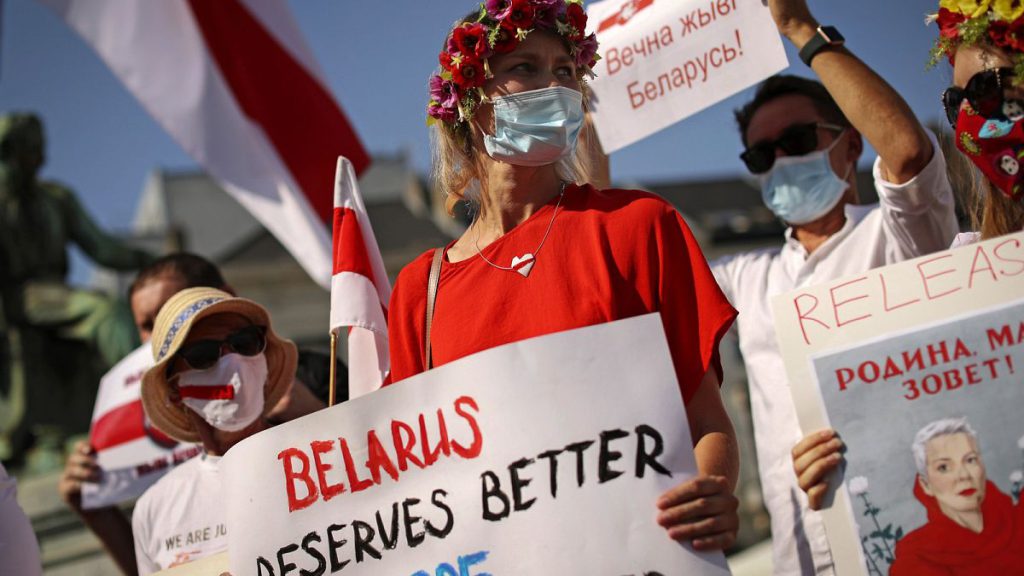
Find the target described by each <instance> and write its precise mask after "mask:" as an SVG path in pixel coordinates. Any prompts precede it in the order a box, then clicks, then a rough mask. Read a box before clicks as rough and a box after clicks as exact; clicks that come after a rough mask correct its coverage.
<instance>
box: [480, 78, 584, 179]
mask: <svg viewBox="0 0 1024 576" xmlns="http://www.w3.org/2000/svg"><path fill="white" fill-rule="evenodd" d="M493 102H494V136H490V135H488V134H484V146H485V147H486V148H487V154H489V155H490V156H491V158H494V159H495V160H500V161H502V162H508V163H509V164H516V165H518V166H546V165H548V164H554V163H555V162H558V161H559V160H561V159H562V158H565V157H566V156H569V155H570V154H572V153H573V152H574V151H575V150H576V138H577V137H578V136H579V134H580V128H581V127H582V126H583V94H581V93H579V92H577V91H576V90H572V89H570V88H565V87H562V86H555V87H553V88H541V89H540V90H530V91H528V92H519V93H518V94H509V95H507V96H499V97H497V98H495V99H494V100H493Z"/></svg>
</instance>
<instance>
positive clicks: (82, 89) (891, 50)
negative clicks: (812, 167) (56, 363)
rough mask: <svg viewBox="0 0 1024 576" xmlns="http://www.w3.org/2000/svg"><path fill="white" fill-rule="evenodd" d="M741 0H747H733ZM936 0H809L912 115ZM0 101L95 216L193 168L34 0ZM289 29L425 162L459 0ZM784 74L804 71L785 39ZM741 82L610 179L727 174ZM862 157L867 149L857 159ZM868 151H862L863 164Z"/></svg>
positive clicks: (314, 18)
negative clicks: (429, 112) (43, 143)
mask: <svg viewBox="0 0 1024 576" xmlns="http://www.w3.org/2000/svg"><path fill="white" fill-rule="evenodd" d="M740 1H741V2H751V1H757V0H740ZM937 4H938V2H937V1H936V0H930V1H929V0H856V1H837V0H827V1H826V0H819V1H816V2H815V1H812V2H811V9H812V10H813V11H814V12H815V15H816V16H817V17H818V19H819V20H820V21H821V22H823V23H826V24H832V25H835V26H836V27H838V28H839V29H840V30H841V31H842V32H843V34H844V35H845V36H846V38H847V46H848V47H849V48H850V49H851V50H853V51H854V52H855V53H856V54H858V55H859V56H860V57H861V58H862V59H864V60H865V61H866V62H868V64H869V65H871V66H872V67H874V68H875V70H876V71H878V72H879V73H880V74H881V75H882V76H883V77H884V78H886V79H887V80H888V81H889V82H890V83H891V84H892V85H893V86H894V87H895V88H896V89H897V90H898V91H899V92H900V93H901V94H903V95H904V97H905V98H906V99H907V101H908V102H909V103H910V106H911V108H913V109H914V110H915V111H916V112H917V114H918V116H919V117H920V118H922V120H925V121H936V120H938V119H939V118H940V115H941V111H940V105H939V93H940V92H941V90H942V89H943V88H944V87H945V86H946V85H947V84H948V83H949V80H950V73H949V71H948V67H947V66H945V65H942V66H940V67H939V68H937V69H935V70H930V71H928V70H926V69H925V65H926V63H927V60H928V49H929V47H930V46H931V43H932V41H933V39H934V38H935V35H936V33H937V32H936V29H935V28H934V26H933V27H926V26H925V25H924V15H925V14H926V13H927V12H929V11H933V10H935V8H936V6H937ZM2 5H3V8H4V12H5V13H4V14H3V20H2V22H3V24H2V25H3V30H2V36H0V111H4V112H5V111H10V110H29V109H30V110H35V111H37V112H38V113H40V114H41V115H42V116H43V119H44V121H45V122H46V127H47V136H48V139H49V148H48V164H47V166H46V167H44V169H43V176H44V177H46V178H50V179H55V180H59V181H62V182H64V183H66V184H69V185H70V186H71V187H72V188H74V189H75V190H76V191H77V193H78V195H79V198H80V199H81V200H82V202H83V203H84V204H85V206H86V208H87V209H88V210H89V211H90V212H91V213H92V214H93V215H94V216H95V218H96V219H97V220H98V221H99V222H100V223H101V224H103V225H104V226H106V227H108V228H110V229H114V230H125V229H127V228H128V226H129V224H130V221H131V218H132V216H133V214H134V212H135V209H136V205H137V203H138V196H139V193H140V192H141V190H142V186H143V183H144V181H145V178H146V175H147V174H148V173H149V172H150V171H151V170H152V169H154V168H157V167H162V168H165V169H183V168H193V167H195V163H194V162H192V160H191V159H190V158H189V157H188V156H186V155H185V153H184V152H182V151H181V149H180V148H179V147H178V146H177V144H175V143H174V142H173V141H172V140H171V139H170V137H168V136H167V135H166V134H165V133H164V132H163V131H162V130H161V128H160V127H159V126H158V125H157V124H156V122H154V121H153V120H152V118H151V117H150V116H149V115H148V114H147V113H146V112H145V111H144V110H143V109H142V108H141V107H140V106H139V104H138V103H137V102H136V101H135V100H134V99H133V98H132V97H131V96H130V95H129V94H128V93H127V92H126V91H125V90H124V88H122V86H121V84H120V83H119V82H118V81H117V80H116V78H114V76H113V75H112V74H111V73H110V72H109V71H108V70H107V69H106V67H105V66H104V65H103V64H102V63H101V62H100V60H99V59H98V58H97V57H96V55H95V54H94V53H93V52H92V51H91V49H89V48H88V47H87V46H86V45H85V44H84V43H83V42H82V41H81V40H80V39H79V38H78V37H77V36H76V35H75V34H74V33H73V32H72V31H71V30H70V29H69V28H67V27H66V26H65V25H64V24H63V23H62V22H61V21H60V20H58V18H57V17H56V16H55V15H54V14H53V13H52V12H50V11H49V10H48V9H47V8H45V7H43V6H42V5H40V4H38V3H36V2H35V1H34V0H4V1H3V3H2ZM290 5H291V7H292V10H293V13H294V15H295V18H296V20H297V21H298V23H299V27H300V28H301V29H302V30H303V32H304V33H305V35H306V40H307V42H308V43H309V44H310V46H311V47H312V49H313V52H314V54H315V55H316V57H317V59H318V60H319V62H320V65H321V67H322V68H323V70H324V72H325V74H326V76H327V80H328V82H329V84H330V89H331V90H332V91H333V93H334V95H335V98H336V99H337V100H338V101H339V102H340V103H341V105H342V107H343V108H344V109H345V111H346V112H347V113H348V115H349V117H350V119H351V120H352V121H353V123H354V124H355V126H356V130H357V131H358V133H359V134H360V136H361V137H362V139H363V142H364V144H365V145H366V146H367V148H368V149H369V150H370V151H371V153H373V152H376V153H393V152H397V151H401V150H405V151H407V152H408V153H409V154H410V155H411V158H412V160H413V162H414V164H415V166H416V167H417V168H418V169H419V170H420V171H422V172H425V171H426V170H427V166H428V163H429V157H430V156H429V149H428V135H427V130H426V127H425V124H424V105H425V95H426V81H427V78H428V76H429V74H430V72H431V71H432V70H433V69H434V67H435V65H436V62H437V59H436V55H437V51H438V49H439V47H440V43H441V39H442V38H443V35H444V33H445V32H446V31H447V28H448V26H449V25H450V24H451V22H452V21H454V20H455V19H456V18H458V17H459V16H461V15H463V14H464V13H465V12H467V11H468V10H469V9H470V8H471V7H472V6H473V3H472V2H466V1H461V0H460V1H454V0H394V1H377V0H375V1H370V0H291V1H290ZM788 51H789V55H790V61H791V62H795V64H793V65H791V66H790V70H789V71H790V72H792V73H796V74H809V70H808V69H807V68H806V67H805V66H804V65H803V64H802V63H800V61H799V60H798V59H797V58H796V54H795V52H794V51H793V50H792V48H791V47H788ZM749 96H750V93H749V91H748V92H744V93H741V94H739V95H737V96H735V97H733V98H729V99H727V100H725V101H723V102H721V103H719V104H717V105H715V106H714V107H712V108H710V109H708V110H706V111H704V112H702V113H700V114H698V115H696V116H694V117H691V118H689V119H687V120H684V121H682V122H680V123H678V124H676V125H674V126H672V127H671V128H669V129H666V130H664V131H662V132H660V133H658V134H656V135H654V136H652V137H650V138H647V139H646V140H644V141H642V142H639V143H637V144H634V145H633V146H630V147H629V148H626V149H624V150H622V151H620V152H617V153H616V154H614V155H613V156H612V172H613V178H615V179H616V180H620V181H622V180H633V181H641V182H643V181H658V180H666V179H684V178H701V177H710V176H724V175H735V174H739V173H741V172H742V170H743V167H742V164H741V163H740V161H739V159H738V158H737V154H738V153H739V151H740V144H739V140H738V138H737V135H736V131H735V128H734V126H733V121H732V117H731V111H732V110H733V109H734V108H736V107H737V106H739V105H741V104H742V103H743V102H744V101H745V100H746V99H747V98H749ZM866 156H867V155H866ZM868 161H869V158H865V159H864V162H865V163H867V162H868Z"/></svg>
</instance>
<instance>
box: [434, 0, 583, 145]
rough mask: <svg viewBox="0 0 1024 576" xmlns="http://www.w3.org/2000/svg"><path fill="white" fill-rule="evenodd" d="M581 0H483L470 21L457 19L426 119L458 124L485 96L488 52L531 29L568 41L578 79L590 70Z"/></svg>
mask: <svg viewBox="0 0 1024 576" xmlns="http://www.w3.org/2000/svg"><path fill="white" fill-rule="evenodd" d="M586 29H587V13H586V12H585V11H584V10H583V0H487V1H486V2H484V3H481V4H480V13H479V14H478V15H477V17H476V19H475V20H474V21H470V22H462V23H460V24H459V25H458V26H456V27H455V29H454V30H452V32H451V34H449V35H448V42H447V45H446V47H445V49H444V50H443V51H442V52H441V54H440V55H439V57H438V59H439V60H440V63H441V71H440V72H438V73H436V74H433V75H432V76H431V77H430V103H429V104H428V105H427V116H428V118H427V125H428V126H429V125H431V124H433V123H435V122H436V121H438V120H440V121H441V122H445V123H448V124H450V125H453V126H458V125H459V124H462V123H467V122H468V121H469V119H470V118H472V117H473V113H474V112H475V111H476V107H477V106H478V105H479V104H480V103H481V102H486V101H487V96H486V95H484V92H483V85H484V82H485V81H486V80H487V79H488V78H490V77H491V73H490V68H489V66H488V58H490V57H491V56H492V55H494V54H505V53H508V52H511V51H513V50H515V49H516V47H517V46H519V43H520V42H522V41H523V39H525V38H526V36H527V35H528V34H529V33H530V32H532V31H534V30H550V31H552V32H555V33H557V34H558V35H560V36H561V37H562V38H563V39H565V40H566V41H567V42H568V45H569V53H570V56H572V58H573V61H574V62H575V64H576V71H577V74H578V76H579V78H580V80H584V79H585V77H587V76H589V77H593V76H594V70H593V69H594V65H595V64H597V61H598V60H599V59H600V56H598V55H597V36H596V35H595V34H590V35H589V36H588V35H587V34H586Z"/></svg>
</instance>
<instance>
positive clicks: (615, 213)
mask: <svg viewBox="0 0 1024 576" xmlns="http://www.w3.org/2000/svg"><path fill="white" fill-rule="evenodd" d="M580 192H581V193H582V200H581V201H580V202H579V204H578V205H577V206H578V207H579V208H580V212H581V214H582V215H583V216H584V217H585V218H592V219H598V220H599V221H602V222H605V223H607V224H609V225H611V224H613V223H614V224H615V225H616V227H621V226H628V227H631V228H633V229H635V230H637V231H640V230H649V229H650V228H651V227H657V226H659V225H661V224H664V223H669V222H675V221H676V217H677V216H678V215H679V213H678V211H677V210H676V208H675V206H673V205H672V204H671V203H669V202H668V201H667V200H665V199H664V198H662V197H661V196H658V195H657V194H655V193H653V192H647V191H644V190H632V189H628V188H604V189H600V190H599V189H597V188H594V187H593V186H590V185H586V186H581V187H580Z"/></svg>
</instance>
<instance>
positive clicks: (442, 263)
mask: <svg viewBox="0 0 1024 576" xmlns="http://www.w3.org/2000/svg"><path fill="white" fill-rule="evenodd" d="M586 21H587V16H586V13H585V12H584V10H583V6H582V2H581V1H580V0H511V1H509V0H489V1H488V2H486V4H484V5H481V7H480V9H479V10H476V11H474V12H473V13H471V14H470V15H469V16H467V17H466V18H464V19H462V20H461V21H459V22H457V23H456V24H455V26H454V28H453V29H452V30H451V31H450V32H449V33H448V35H447V38H446V40H445V43H444V49H443V51H442V52H441V54H440V65H441V69H440V70H439V72H438V73H437V74H434V75H433V76H432V77H431V79H430V98H431V99H430V102H429V105H428V109H427V114H428V116H429V119H428V123H430V124H433V126H434V139H435V142H434V144H435V150H434V155H435V171H434V172H435V174H434V176H435V180H436V183H437V186H438V187H439V188H440V189H441V190H444V191H445V192H446V193H447V195H448V209H449V211H451V210H452V209H453V208H454V207H455V206H456V205H457V204H458V203H459V202H460V201H466V202H467V203H470V204H471V206H472V210H473V211H474V212H475V213H476V216H475V218H474V220H473V222H472V224H471V225H470V226H469V228H468V230H467V231H466V232H465V234H463V235H462V237H461V238H459V239H458V240H456V241H455V242H453V243H451V244H450V245H448V246H446V247H444V248H442V249H438V250H435V251H431V252H427V253H425V254H423V255H422V256H420V257H419V258H417V259H416V260H415V261H413V262H412V263H411V264H409V265H408V266H407V267H406V268H405V269H404V270H403V271H402V272H401V273H400V274H399V277H398V280H397V282H396V285H395V291H394V294H393V296H392V300H391V306H390V308H389V318H390V326H389V330H390V333H389V336H390V343H391V374H392V380H393V381H398V380H401V379H403V378H407V377H409V376H412V375H414V374H417V373H419V372H423V371H424V370H427V369H429V368H430V367H431V366H432V365H433V366H436V365H440V364H444V363H447V362H450V361H452V360H456V359H458V358H461V357H464V356H467V355H469V354H472V353H474V352H478V351H481V350H484V349H487V348H491V347H494V346H499V345H501V344H506V343H509V342H513V341H517V340H522V339H525V338H530V337H534V336H540V335H544V334H550V333H553V332H558V331H562V330H569V329H573V328H580V327H583V326H589V325H593V324H598V323H603V322H610V321H613V320H617V319H622V318H629V317H632V316H638V315H641V314H646V313H651V312H660V314H661V317H662V321H663V325H664V328H665V332H666V334H667V336H668V342H669V348H670V350H671V353H672V360H673V364H674V366H675V369H676V375H677V378H678V381H679V387H680V391H681V395H682V397H683V401H684V403H685V405H686V410H687V415H688V418H689V423H690V427H691V430H692V437H693V440H694V450H695V453H696V458H697V463H698V468H699V470H700V472H701V474H700V475H699V476H698V477H697V478H696V479H694V480H691V481H689V482H685V483H683V484H681V485H679V486H678V487H676V488H675V489H673V490H671V491H670V492H668V493H666V494H665V495H664V496H663V497H662V498H661V499H660V500H659V502H658V503H657V507H658V508H659V509H660V510H658V511H657V512H658V522H659V523H660V524H661V525H662V526H664V527H665V528H666V530H667V531H668V535H669V537H671V538H674V539H676V540H679V541H686V542H692V544H693V546H694V547H695V548H697V549H705V550H706V549H715V548H725V547H728V546H730V545H731V544H732V542H733V541H734V540H735V535H736V529H737V525H738V520H737V516H736V499H735V497H734V496H733V494H732V489H733V487H734V485H735V481H736V475H737V469H738V455H737V451H736V443H735V435H734V432H733V428H732V424H731V422H730V421H729V418H728V416H727V415H726V413H725V411H724V409H723V407H722V402H721V397H720V395H719V391H718V384H719V382H720V380H721V364H720V362H719V359H718V357H717V350H718V342H719V338H720V337H721V335H722V334H723V333H724V332H725V331H726V330H727V329H728V327H729V325H730V324H731V323H732V320H733V318H734V316H735V310H733V308H732V307H731V306H730V305H729V303H728V302H727V301H726V300H725V297H724V296H723V295H722V293H721V291H720V290H719V288H718V285H717V284H716V282H715V280H714V278H713V277H712V275H711V272H710V270H709V269H708V265H707V263H706V261H705V259H704V257H703V255H702V254H701V252H700V249H699V248H698V246H697V243H696V242H695V241H694V239H693V236H692V234H691V233H690V230H689V229H688V227H687V226H686V224H685V222H684V221H683V219H682V217H681V216H680V215H679V213H678V212H677V211H676V210H675V209H674V208H673V207H672V206H671V205H670V204H668V203H666V202H665V201H664V200H662V199H661V198H659V197H657V196H655V195H652V194H648V193H643V192H639V191H635V190H598V189H596V188H594V187H593V186H591V185H589V184H587V183H586V182H588V175H587V167H589V166H593V165H594V163H593V162H592V160H591V158H590V155H589V150H588V149H587V147H586V143H587V142H593V139H592V138H586V137H585V135H586V131H587V130H588V127H587V126H586V123H585V122H584V111H585V109H586V106H587V101H586V96H585V93H586V89H585V85H584V80H585V79H586V77H588V76H590V75H592V74H593V72H592V68H593V66H594V65H595V64H596V62H597V39H596V37H595V36H594V35H593V34H589V35H588V34H586V32H585V29H586ZM577 140H580V141H581V143H582V144H581V145H580V146H577V145H576V143H577ZM435 272H436V275H435ZM431 277H437V278H439V280H438V282H437V283H436V284H434V283H431V282H429V281H428V278H431ZM431 285H433V286H435V287H436V290H431V289H430V286H431ZM428 292H429V294H428ZM435 294H436V298H435ZM435 302H436V307H434V303H435ZM428 308H429V309H430V310H431V312H429V313H428V312H427V310H428ZM428 317H429V318H431V319H432V320H426V319H427V318H428ZM428 334H429V335H430V336H429V337H428V336H427V335H428ZM622 385H628V383H622ZM649 506H650V507H651V510H652V512H654V511H655V503H654V502H651V503H649Z"/></svg>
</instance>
